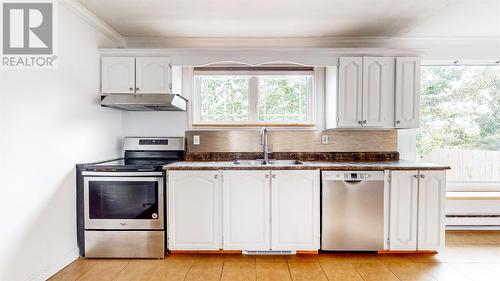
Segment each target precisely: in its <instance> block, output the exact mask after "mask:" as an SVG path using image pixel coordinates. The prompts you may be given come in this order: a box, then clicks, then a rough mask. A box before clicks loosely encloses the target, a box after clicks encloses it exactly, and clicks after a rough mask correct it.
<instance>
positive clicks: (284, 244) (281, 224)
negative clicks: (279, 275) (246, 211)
mask: <svg viewBox="0 0 500 281" xmlns="http://www.w3.org/2000/svg"><path fill="white" fill-rule="evenodd" d="M271 173H272V182H271V198H272V199H271V221H272V224H271V225H272V226H271V237H272V238H271V248H272V249H273V250H318V249H319V246H320V245H319V243H320V237H319V235H320V234H319V233H320V203H319V202H320V192H319V186H320V182H319V181H320V175H319V171H317V170H316V171H287V170H279V171H271Z"/></svg>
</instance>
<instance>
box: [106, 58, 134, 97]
mask: <svg viewBox="0 0 500 281" xmlns="http://www.w3.org/2000/svg"><path fill="white" fill-rule="evenodd" d="M134 88H135V58H133V57H103V58H102V59H101V92H102V93H104V94H112V93H119V94H130V93H134Z"/></svg>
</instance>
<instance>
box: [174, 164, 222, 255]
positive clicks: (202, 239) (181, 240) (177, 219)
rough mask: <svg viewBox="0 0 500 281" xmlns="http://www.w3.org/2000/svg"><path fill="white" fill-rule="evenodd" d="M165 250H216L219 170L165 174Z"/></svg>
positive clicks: (219, 242)
mask: <svg viewBox="0 0 500 281" xmlns="http://www.w3.org/2000/svg"><path fill="white" fill-rule="evenodd" d="M167 189H168V200H167V201H168V213H167V214H168V221H167V231H168V248H169V249H170V250H218V249H220V246H221V235H220V215H221V204H220V197H221V194H220V183H219V176H218V171H171V172H169V173H168V186H167Z"/></svg>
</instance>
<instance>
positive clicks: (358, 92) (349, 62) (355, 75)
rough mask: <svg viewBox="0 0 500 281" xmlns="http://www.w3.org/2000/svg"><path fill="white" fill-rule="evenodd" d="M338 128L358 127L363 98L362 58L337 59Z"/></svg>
mask: <svg viewBox="0 0 500 281" xmlns="http://www.w3.org/2000/svg"><path fill="white" fill-rule="evenodd" d="M338 77H339V82H338V87H339V90H338V91H339V93H338V117H337V126H338V127H356V126H360V123H359V122H360V121H361V120H362V118H363V117H362V113H361V111H362V98H363V58H362V57H352V58H351V57H341V58H340V59H339V74H338Z"/></svg>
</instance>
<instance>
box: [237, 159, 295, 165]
mask: <svg viewBox="0 0 500 281" xmlns="http://www.w3.org/2000/svg"><path fill="white" fill-rule="evenodd" d="M233 164H234V165H242V166H265V165H270V166H294V165H302V164H304V163H303V162H301V161H299V160H268V161H265V160H260V159H259V160H234V161H233Z"/></svg>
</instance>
